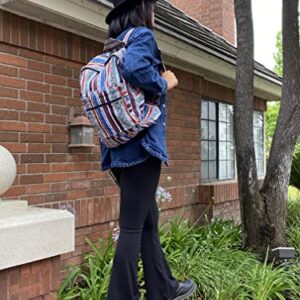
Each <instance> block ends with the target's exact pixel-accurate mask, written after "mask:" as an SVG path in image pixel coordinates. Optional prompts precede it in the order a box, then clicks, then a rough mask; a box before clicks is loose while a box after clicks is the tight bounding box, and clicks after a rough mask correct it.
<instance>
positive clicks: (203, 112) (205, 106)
mask: <svg viewBox="0 0 300 300" xmlns="http://www.w3.org/2000/svg"><path fill="white" fill-rule="evenodd" d="M201 118H202V119H208V102H207V101H205V100H203V101H202V106H201Z"/></svg>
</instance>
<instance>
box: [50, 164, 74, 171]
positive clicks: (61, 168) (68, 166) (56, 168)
mask: <svg viewBox="0 0 300 300" xmlns="http://www.w3.org/2000/svg"><path fill="white" fill-rule="evenodd" d="M72 171H73V165H72V164H70V163H65V164H61V163H60V164H57V163H53V164H52V165H51V172H53V173H60V172H72Z"/></svg>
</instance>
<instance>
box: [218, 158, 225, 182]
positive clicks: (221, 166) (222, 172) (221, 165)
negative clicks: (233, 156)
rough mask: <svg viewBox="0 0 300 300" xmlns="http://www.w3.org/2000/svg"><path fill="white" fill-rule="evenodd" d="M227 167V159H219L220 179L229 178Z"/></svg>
mask: <svg viewBox="0 0 300 300" xmlns="http://www.w3.org/2000/svg"><path fill="white" fill-rule="evenodd" d="M226 168H227V164H226V161H219V179H226V178H227V172H226Z"/></svg>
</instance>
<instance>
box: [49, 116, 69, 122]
mask: <svg viewBox="0 0 300 300" xmlns="http://www.w3.org/2000/svg"><path fill="white" fill-rule="evenodd" d="M46 123H53V124H67V117H66V116H61V115H46Z"/></svg>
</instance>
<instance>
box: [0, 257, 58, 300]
mask: <svg viewBox="0 0 300 300" xmlns="http://www.w3.org/2000/svg"><path fill="white" fill-rule="evenodd" d="M59 272H60V257H59V256H55V257H52V258H49V259H45V260H41V261H37V262H33V263H30V264H25V265H22V266H19V267H14V268H11V269H8V270H2V271H0V299H1V300H28V299H35V300H40V299H41V300H42V299H44V300H55V299H56V291H57V289H58V288H59V286H60V281H59Z"/></svg>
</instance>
